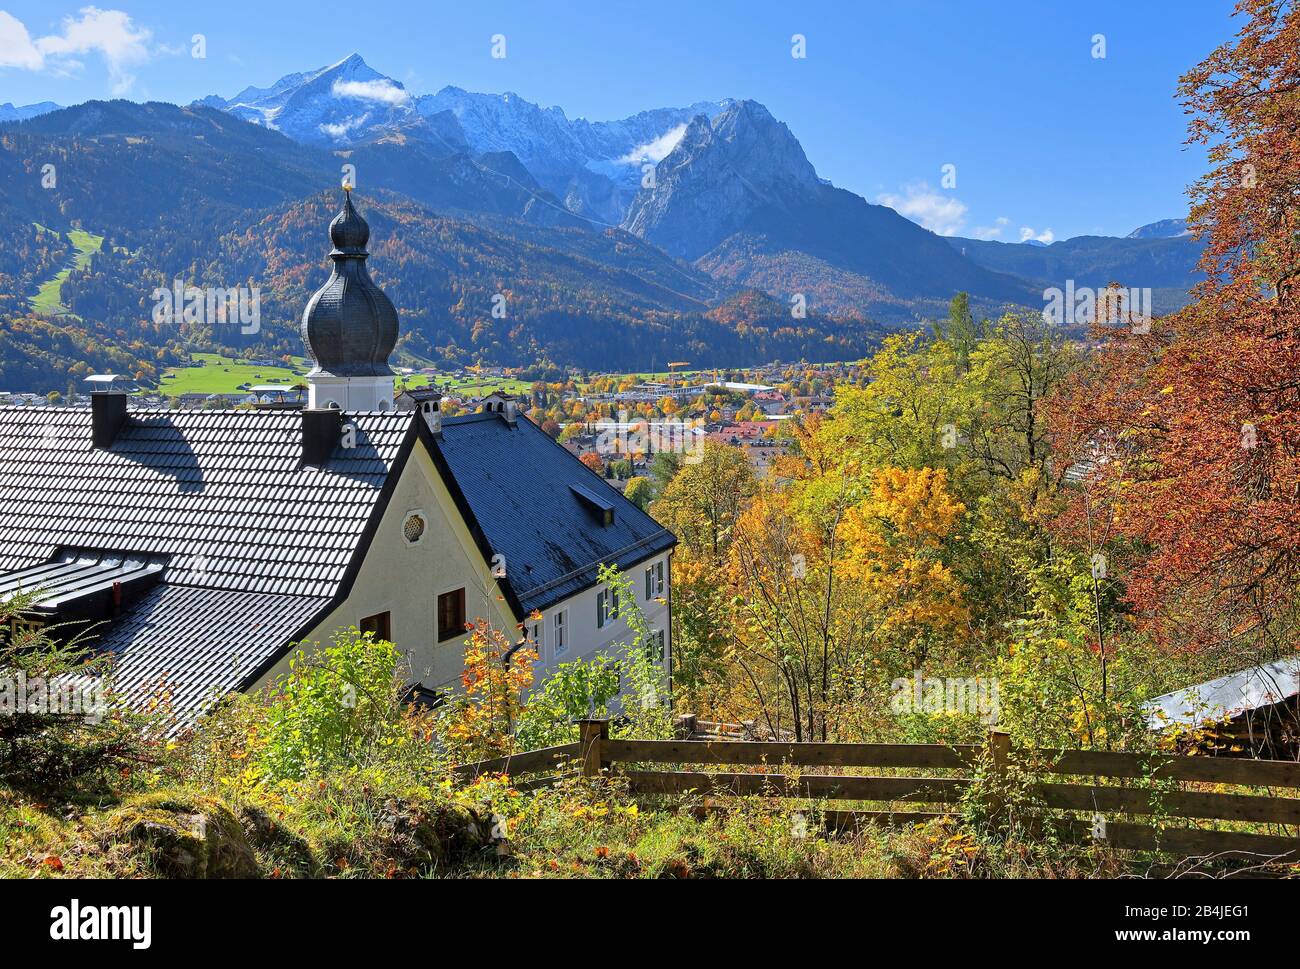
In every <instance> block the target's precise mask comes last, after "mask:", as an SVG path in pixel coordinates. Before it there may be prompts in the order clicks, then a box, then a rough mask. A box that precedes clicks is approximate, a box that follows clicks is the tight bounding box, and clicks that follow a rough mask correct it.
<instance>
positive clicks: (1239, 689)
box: [1143, 656, 1300, 730]
mask: <svg viewBox="0 0 1300 969" xmlns="http://www.w3.org/2000/svg"><path fill="white" fill-rule="evenodd" d="M1298 694H1300V656H1292V657H1290V658H1289V659H1283V660H1278V661H1277V662H1275V663H1267V664H1265V665H1262V666H1252V667H1250V668H1249V669H1244V670H1241V671H1239V672H1237V673H1232V674H1229V675H1228V676H1221V677H1219V678H1218V679H1215V680H1209V681H1208V682H1205V683H1200V684H1197V685H1196V686H1192V687H1188V688H1187V689H1185V690H1176V691H1174V692H1173V693H1166V694H1165V695H1164V696H1158V697H1156V698H1155V699H1154V700H1149V701H1147V702H1146V703H1145V704H1143V709H1144V710H1145V711H1146V714H1147V723H1148V725H1149V726H1150V728H1151V729H1152V730H1161V729H1163V728H1165V727H1172V726H1187V727H1191V726H1196V725H1197V724H1201V723H1206V722H1208V721H1215V720H1223V719H1230V718H1232V717H1235V716H1237V715H1239V714H1242V713H1245V712H1247V711H1248V710H1257V709H1259V708H1260V707H1267V706H1272V705H1273V704H1275V703H1280V702H1281V701H1283V700H1288V699H1290V698H1291V697H1294V696H1296V695H1298Z"/></svg>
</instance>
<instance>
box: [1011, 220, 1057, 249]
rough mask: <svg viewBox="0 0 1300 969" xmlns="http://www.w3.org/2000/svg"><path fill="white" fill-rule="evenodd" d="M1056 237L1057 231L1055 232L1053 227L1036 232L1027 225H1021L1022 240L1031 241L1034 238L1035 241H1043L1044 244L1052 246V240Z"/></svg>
mask: <svg viewBox="0 0 1300 969" xmlns="http://www.w3.org/2000/svg"><path fill="white" fill-rule="evenodd" d="M1055 238H1056V233H1055V232H1053V231H1052V230H1051V229H1044V230H1043V231H1042V232H1035V231H1034V230H1033V229H1031V228H1029V226H1027V225H1022V226H1021V227H1020V241H1021V242H1029V241H1031V240H1032V241H1034V242H1041V243H1043V244H1044V245H1049V246H1050V245H1051V244H1052V240H1054V239H1055Z"/></svg>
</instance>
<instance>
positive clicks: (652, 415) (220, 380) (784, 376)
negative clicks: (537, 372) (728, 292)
mask: <svg viewBox="0 0 1300 969" xmlns="http://www.w3.org/2000/svg"><path fill="white" fill-rule="evenodd" d="M688 366H689V365H688V364H685V363H682V364H677V365H675V366H674V368H673V369H671V370H669V371H667V372H664V373H651V374H646V373H640V374H616V373H615V374H600V373H587V372H583V371H577V370H573V371H570V372H569V373H568V374H566V375H565V379H563V380H556V381H551V380H530V379H528V377H527V374H528V371H527V370H521V369H517V368H508V367H498V366H490V365H476V366H473V367H469V368H464V369H453V370H447V371H444V370H439V369H437V368H433V367H421V368H415V367H404V366H401V365H396V366H394V368H393V369H394V371H395V372H396V374H397V381H396V402H395V406H396V407H397V408H398V409H402V410H414V409H416V408H417V406H418V404H417V397H422V398H427V396H428V395H429V394H430V393H432V392H434V391H437V392H439V393H440V395H441V396H440V405H441V407H442V411H443V413H444V415H445V416H448V417H452V416H456V415H457V414H465V413H473V412H474V411H476V410H478V409H479V408H480V406H481V405H482V402H483V401H484V400H485V399H486V398H487V397H489V396H490V395H492V394H507V395H509V396H511V397H513V398H515V399H516V400H517V401H518V404H519V407H520V409H521V412H522V413H523V414H524V415H526V416H527V417H528V418H529V419H530V420H531V421H533V422H534V423H535V424H538V425H539V426H541V427H542V429H543V430H545V431H546V432H547V433H548V434H550V435H551V436H552V437H555V438H556V439H557V440H558V441H559V442H560V443H561V444H563V445H564V446H565V447H566V448H568V449H569V451H571V452H572V453H573V454H574V455H575V456H577V457H579V458H582V459H583V460H584V462H585V463H587V465H588V466H589V467H591V468H592V469H593V470H595V471H597V472H598V473H600V474H602V475H604V476H605V477H607V478H608V479H609V480H610V481H611V483H613V484H614V486H615V487H617V488H619V489H620V490H623V489H625V488H626V486H627V484H628V483H629V482H630V481H631V479H633V478H636V477H646V476H648V475H649V473H650V465H651V463H652V461H653V459H654V457H655V455H656V454H658V453H660V452H667V453H668V454H669V455H670V456H672V457H673V460H677V459H680V458H681V457H683V456H685V457H687V458H689V456H690V455H692V454H694V455H698V454H699V452H700V449H701V447H702V446H703V443H704V442H705V441H709V442H712V443H716V444H725V445H729V446H733V447H737V448H740V449H741V450H742V451H743V452H744V453H745V455H746V458H747V460H748V461H749V463H750V465H751V466H752V467H753V469H754V470H755V472H757V473H758V474H759V475H760V476H761V475H763V474H766V472H767V471H768V469H769V468H770V467H771V465H772V463H773V461H774V460H775V459H776V458H778V457H780V456H782V455H784V454H787V453H788V452H789V431H788V430H785V429H783V423H784V422H786V421H789V420H798V419H800V418H802V417H806V416H808V415H811V414H815V413H824V412H826V411H827V410H829V409H830V408H831V406H832V405H833V404H834V402H835V388H836V386H837V385H843V384H844V383H845V382H846V381H847V382H849V383H850V384H851V383H853V382H854V381H860V380H862V379H863V376H862V368H861V365H860V363H854V362H846V363H834V364H826V363H821V364H815V363H807V362H800V363H780V362H773V363H768V364H765V365H762V366H758V367H747V368H742V369H735V370H711V371H708V372H701V371H692V370H689V369H686V368H687V367H688ZM305 374H306V370H305V368H303V361H302V360H301V358H286V359H283V360H277V359H267V358H258V357H257V356H256V355H250V356H248V357H247V358H232V357H227V356H222V355H220V354H217V353H204V352H198V353H195V354H194V356H193V362H192V363H191V365H190V366H189V367H184V368H176V369H173V370H169V371H167V372H166V373H165V374H164V375H163V380H162V383H161V386H160V387H159V388H158V389H156V390H147V389H141V388H139V387H138V386H137V385H136V384H135V382H134V381H132V380H131V379H130V378H127V377H119V376H117V375H113V374H95V375H91V376H90V377H88V378H84V379H83V380H82V381H80V384H81V386H80V387H78V386H77V384H76V383H75V382H74V383H73V384H71V385H70V386H69V388H68V390H67V392H66V393H60V392H51V393H47V394H40V393H6V392H4V391H3V390H0V405H3V404H8V405H10V406H15V407H44V406H88V405H89V403H90V394H92V393H94V392H95V391H96V390H108V389H110V388H117V389H123V390H128V391H129V392H130V393H131V406H132V407H133V408H139V409H141V410H220V409H277V408H295V407H301V406H302V404H303V401H304V399H305V395H306V391H307V385H306V383H304V379H305ZM235 381H239V383H237V384H236V383H235ZM198 382H202V383H208V384H214V385H217V386H229V387H230V389H229V390H181V389H179V388H182V387H185V386H187V385H190V384H194V383H198ZM178 391H179V392H178Z"/></svg>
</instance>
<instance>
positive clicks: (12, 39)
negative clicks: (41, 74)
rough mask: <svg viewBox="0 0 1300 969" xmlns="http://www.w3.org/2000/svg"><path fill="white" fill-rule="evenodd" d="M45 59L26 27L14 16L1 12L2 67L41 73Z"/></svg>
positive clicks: (0, 63) (0, 58) (0, 54)
mask: <svg viewBox="0 0 1300 969" xmlns="http://www.w3.org/2000/svg"><path fill="white" fill-rule="evenodd" d="M44 63H45V58H44V57H42V56H41V52H40V51H39V50H37V49H36V45H35V44H33V43H32V38H31V35H30V34H28V33H27V28H26V26H24V25H23V22H22V21H21V20H18V19H17V18H16V17H14V16H13V15H12V14H9V13H7V12H6V11H4V10H0V67H19V68H22V69H23V70H25V71H39V70H40V69H41V67H42V66H43V65H44Z"/></svg>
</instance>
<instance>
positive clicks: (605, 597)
mask: <svg viewBox="0 0 1300 969" xmlns="http://www.w3.org/2000/svg"><path fill="white" fill-rule="evenodd" d="M617 618H618V590H617V589H601V590H600V591H599V592H597V593H596V628H597V629H604V628H605V626H606V625H607V624H608V623H610V622H613V621H614V620H615V619H617Z"/></svg>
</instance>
